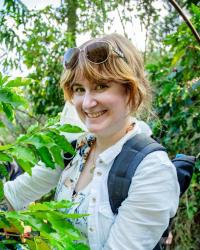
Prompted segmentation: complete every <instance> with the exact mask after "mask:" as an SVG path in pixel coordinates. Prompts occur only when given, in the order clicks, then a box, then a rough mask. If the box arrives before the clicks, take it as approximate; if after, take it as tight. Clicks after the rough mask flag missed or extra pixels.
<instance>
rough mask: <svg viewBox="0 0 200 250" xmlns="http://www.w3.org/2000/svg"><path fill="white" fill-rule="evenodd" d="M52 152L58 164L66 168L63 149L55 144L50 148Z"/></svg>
mask: <svg viewBox="0 0 200 250" xmlns="http://www.w3.org/2000/svg"><path fill="white" fill-rule="evenodd" d="M50 152H51V154H52V156H53V159H54V162H55V163H56V164H58V166H60V167H62V168H64V167H65V165H64V160H63V156H62V150H61V149H60V148H59V147H58V146H53V147H51V148H50Z"/></svg>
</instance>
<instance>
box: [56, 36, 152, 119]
mask: <svg viewBox="0 0 200 250" xmlns="http://www.w3.org/2000/svg"><path fill="white" fill-rule="evenodd" d="M96 41H107V42H109V43H110V44H111V45H112V46H113V47H114V48H117V49H118V50H120V51H121V52H122V53H123V55H124V56H125V58H126V61H127V62H126V61H125V60H124V59H123V58H120V57H119V56H117V55H116V54H115V53H111V54H110V55H109V57H108V59H107V61H106V62H104V63H101V64H98V65H95V64H93V63H91V62H90V61H89V60H87V58H86V57H85V56H84V53H80V54H79V58H78V62H77V65H76V66H75V67H74V68H72V69H66V70H65V71H64V72H63V74H62V76H61V87H62V88H63V90H64V96H65V99H67V100H69V101H71V100H72V97H73V92H72V84H73V83H74V82H77V80H78V79H84V78H86V79H87V80H88V81H89V82H90V83H91V84H93V83H97V82H102V81H103V82H109V81H110V82H111V81H112V82H116V83H118V84H122V85H124V86H125V87H126V89H127V94H129V101H128V104H129V105H130V110H131V112H132V113H133V114H134V115H135V116H137V117H138V116H141V115H145V116H146V115H148V114H149V113H150V110H151V101H152V91H151V88H150V85H149V82H148V80H147V79H146V77H145V72H144V64H143V59H142V56H141V54H140V53H139V52H138V50H137V49H136V48H135V46H134V45H133V44H132V43H131V42H130V41H129V40H128V39H127V38H125V37H123V36H122V35H119V34H117V33H113V34H110V35H105V36H103V37H102V38H95V39H91V40H89V41H88V42H86V43H84V44H83V45H81V46H80V47H79V48H80V49H84V47H86V46H87V45H88V44H90V43H93V42H96Z"/></svg>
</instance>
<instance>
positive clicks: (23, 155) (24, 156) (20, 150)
mask: <svg viewBox="0 0 200 250" xmlns="http://www.w3.org/2000/svg"><path fill="white" fill-rule="evenodd" d="M12 155H13V156H15V157H16V158H17V159H21V160H23V161H28V162H30V163H32V164H33V165H34V164H36V163H37V162H38V160H37V158H36V157H35V155H34V153H33V151H32V150H31V149H30V148H29V147H23V146H21V145H17V146H15V147H13V149H12Z"/></svg>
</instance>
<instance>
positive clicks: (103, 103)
mask: <svg viewBox="0 0 200 250" xmlns="http://www.w3.org/2000/svg"><path fill="white" fill-rule="evenodd" d="M72 91H73V99H72V101H73V104H74V105H75V108H76V110H77V112H78V115H79V117H80V119H81V120H82V121H83V123H84V124H85V125H86V127H87V129H88V130H89V131H90V132H92V133H94V134H95V135H96V136H101V137H107V136H112V135H114V134H116V133H120V131H122V130H124V129H126V128H127V127H128V125H129V115H128V114H129V108H128V105H127V103H128V95H127V93H126V90H125V87H124V86H122V85H120V84H117V83H114V82H111V83H97V84H95V83H94V84H90V83H89V82H88V80H86V79H82V80H81V81H79V82H76V83H74V84H73V86H72Z"/></svg>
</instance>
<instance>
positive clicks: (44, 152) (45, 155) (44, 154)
mask: <svg viewBox="0 0 200 250" xmlns="http://www.w3.org/2000/svg"><path fill="white" fill-rule="evenodd" d="M37 151H38V153H39V156H40V158H41V161H42V162H44V163H45V165H46V167H50V168H52V169H54V168H55V163H54V162H53V159H52V156H51V154H50V152H49V150H48V148H47V147H41V148H39V149H37Z"/></svg>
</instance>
